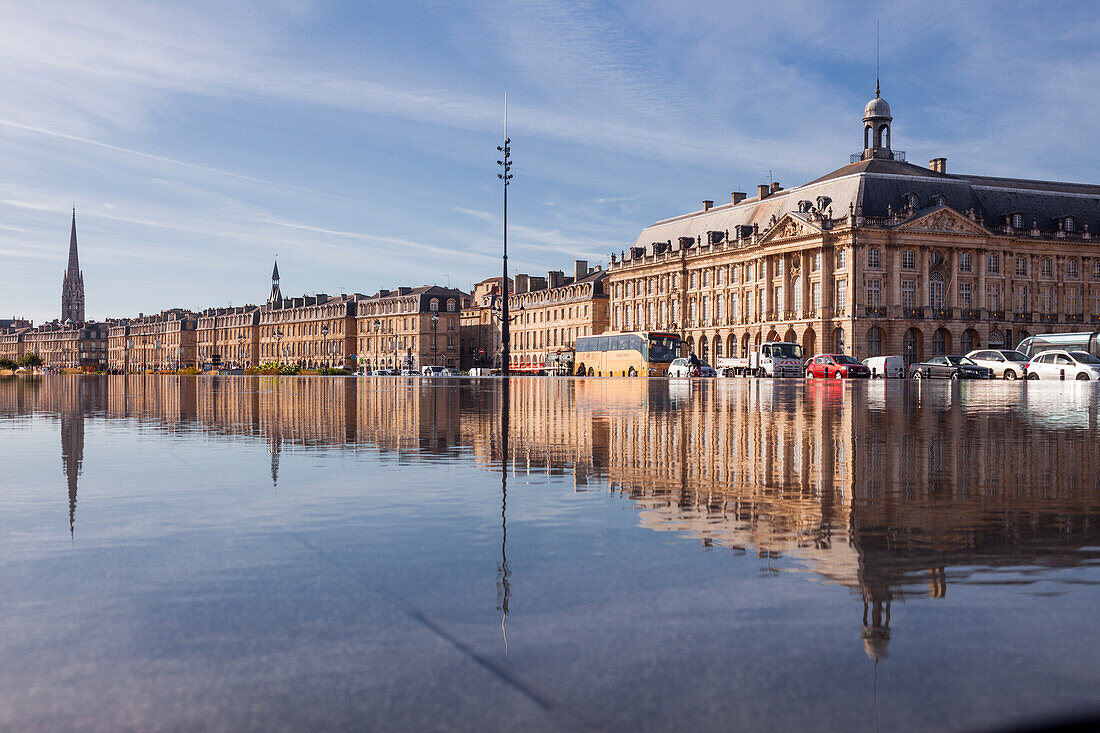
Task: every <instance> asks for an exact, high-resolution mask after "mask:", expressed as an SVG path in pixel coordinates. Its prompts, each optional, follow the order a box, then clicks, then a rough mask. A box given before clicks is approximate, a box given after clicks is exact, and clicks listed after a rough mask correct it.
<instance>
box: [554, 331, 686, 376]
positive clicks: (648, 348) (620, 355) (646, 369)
mask: <svg viewBox="0 0 1100 733" xmlns="http://www.w3.org/2000/svg"><path fill="white" fill-rule="evenodd" d="M678 356H680V337H679V336H677V335H676V334H674V333H657V332H648V331H635V332H633V333H607V334H604V335H603V336H583V337H581V338H579V339H577V345H576V355H575V356H574V361H573V363H574V364H576V367H577V369H576V373H577V375H578V376H579V375H585V376H589V377H638V376H641V377H646V376H649V377H663V376H665V375H666V374H667V373H668V365H669V364H671V363H672V360H673V359H675V358H676V357H678Z"/></svg>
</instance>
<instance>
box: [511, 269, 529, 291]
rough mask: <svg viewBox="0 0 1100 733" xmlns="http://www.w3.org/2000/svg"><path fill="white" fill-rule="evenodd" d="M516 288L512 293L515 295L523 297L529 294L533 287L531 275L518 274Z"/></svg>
mask: <svg viewBox="0 0 1100 733" xmlns="http://www.w3.org/2000/svg"><path fill="white" fill-rule="evenodd" d="M515 284H516V285H515V288H514V289H513V290H512V292H513V293H514V294H515V295H523V294H524V293H526V292H527V289H528V288H529V287H531V277H530V276H529V275H524V274H522V273H521V274H517V275H516V278H515Z"/></svg>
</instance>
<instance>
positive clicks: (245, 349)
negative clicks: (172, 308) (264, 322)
mask: <svg viewBox="0 0 1100 733" xmlns="http://www.w3.org/2000/svg"><path fill="white" fill-rule="evenodd" d="M259 325H260V308H259V307H258V306H255V305H244V306H238V307H236V308H208V309H207V310H204V311H203V312H202V313H201V314H200V315H199V318H198V323H197V324H196V326H195V342H196V346H197V359H198V364H199V366H200V367H203V368H206V367H213V368H218V367H222V368H235V369H244V368H247V367H250V366H255V365H256V364H258V363H259V355H260V354H259V350H260V329H259Z"/></svg>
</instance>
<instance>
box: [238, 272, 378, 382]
mask: <svg viewBox="0 0 1100 733" xmlns="http://www.w3.org/2000/svg"><path fill="white" fill-rule="evenodd" d="M273 281H274V282H275V283H277V282H278V272H277V271H276V273H274V274H273ZM275 288H277V285H275V286H273V290H274V289H275ZM365 297H366V296H364V295H360V294H358V293H357V294H355V295H340V296H335V297H334V296H330V295H327V294H325V293H317V294H316V295H304V296H302V297H300V298H284V299H282V300H278V301H271V302H269V303H268V304H267V305H265V306H264V307H263V308H261V309H260V311H259V317H258V322H257V328H258V335H257V339H258V341H257V347H258V349H259V357H258V360H259V363H261V364H265V363H271V362H278V363H280V364H295V365H297V366H299V367H301V368H302V369H320V368H324V367H342V368H348V369H351V368H353V365H354V354H355V304H356V302H357V301H359V300H360V299H362V298H365Z"/></svg>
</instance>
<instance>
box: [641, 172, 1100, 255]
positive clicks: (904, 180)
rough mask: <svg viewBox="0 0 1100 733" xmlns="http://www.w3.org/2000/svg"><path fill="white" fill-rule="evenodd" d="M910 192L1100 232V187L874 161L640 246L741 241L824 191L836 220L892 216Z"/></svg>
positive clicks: (655, 233) (648, 237)
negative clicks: (717, 236) (722, 238)
mask: <svg viewBox="0 0 1100 733" xmlns="http://www.w3.org/2000/svg"><path fill="white" fill-rule="evenodd" d="M910 194H915V195H916V196H917V205H916V209H917V210H925V209H927V208H929V207H930V206H933V205H936V204H937V203H938V202H937V198H938V197H942V198H943V202H944V203H945V204H946V205H947V206H949V207H951V208H952V209H954V210H956V211H958V212H961V213H966V212H967V211H968V210H971V209H973V211H974V214H975V216H976V218H978V219H979V220H980V221H983V222H984V223H985V224H986V225H987V226H1000V225H1002V224H1004V222H1005V217H1006V216H1011V215H1012V214H1015V213H1020V214H1023V217H1024V225H1025V227H1026V228H1028V229H1030V228H1031V227H1032V224H1033V222H1035V224H1037V226H1038V228H1039V229H1041V230H1044V231H1050V230H1054V229H1057V228H1058V225H1057V221H1056V220H1057V219H1059V218H1061V217H1064V216H1067V215H1069V216H1073V217H1074V218H1075V220H1076V221H1075V225H1076V226H1075V228H1076V230H1077V231H1083V230H1084V229H1085V226H1086V225H1087V226H1088V229H1089V231H1090V232H1094V233H1095V232H1100V185H1090V184H1081V183H1060V182H1056V181H1032V180H1026V179H1016V178H996V177H992V176H972V175H962V174H950V173H938V172H936V171H933V170H931V169H929V168H922V167H920V166H916V165H912V164H911V163H905V162H902V161H897V160H889V159H884V158H872V159H870V160H861V161H858V162H856V163H851V164H849V165H846V166H843V167H841V168H838V169H837V170H835V171H832V172H831V173H828V174H826V175H824V176H822V177H820V178H817V179H815V180H813V181H810V182H809V183H806V184H803V185H801V186H796V187H794V188H789V189H785V190H782V191H778V192H776V193H773V194H772V195H770V196H768V197H766V198H764V199H763V200H760V199H759V198H752V199H748V200H746V201H742V202H741V203H739V204H737V205H734V204H732V203H730V204H724V205H721V206H716V207H713V208H711V209H710V210H708V211H697V212H693V213H689V214H684V215H682V216H677V217H673V218H671V219H665V220H662V221H659V222H656V223H655V224H653V225H651V226H649V227H646V228H645V229H643V230H642V232H641V234H639V236H638V238H637V239H636V240H635V242H634V246H635V247H643V248H645V247H649V246H650V245H652V244H653V243H655V242H671V243H672V247H673V249H675V248H677V244H678V240H679V238H680V237H692V238H696V237H698V238H699V240H701V241H704V242H705V241H707V236H708V232H710V231H718V232H723V233H725V232H729V236H730V237H731V238H733V236H734V234H733V233H734V231H735V227H737V226H738V225H741V226H750V227H751V226H752V225H753V224H756V225H757V226H758V228H759V231H760V232H761V233H763V232H764V231H765V230H766V229H767V228H768V227H769V226H770V223H771V221H772V217H773V216H774V217H775V220H777V221H778V220H779V219H782V218H783V216H784V215H785V214H787V213H788V212H798V211H799V202H800V201H805V200H808V201H811V202H814V203H815V205H816V202H817V199H818V197H819V196H825V197H828V198H829V199H831V202H830V204H829V206H831V208H832V211H833V213H832V216H833V217H834V218H840V217H843V216H846V215H847V214H848V211H849V206H850V207H851V208H852V209H853V210H855V211H856V212H857V213H861V214H862V215H863V216H865V217H885V216H887V214H888V212H889V211H891V210H892V211H894V212H900V211H901V210H902V209H904V208H906V206H907V196H909V195H910Z"/></svg>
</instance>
